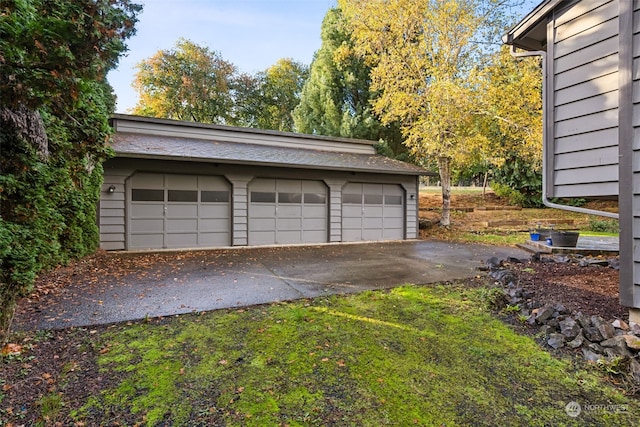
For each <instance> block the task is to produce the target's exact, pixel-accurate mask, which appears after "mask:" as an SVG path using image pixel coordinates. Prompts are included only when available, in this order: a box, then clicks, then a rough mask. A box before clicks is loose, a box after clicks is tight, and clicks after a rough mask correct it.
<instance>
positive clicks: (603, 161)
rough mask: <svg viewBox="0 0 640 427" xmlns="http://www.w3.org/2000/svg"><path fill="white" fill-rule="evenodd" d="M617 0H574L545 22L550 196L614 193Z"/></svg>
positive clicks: (616, 140)
mask: <svg viewBox="0 0 640 427" xmlns="http://www.w3.org/2000/svg"><path fill="white" fill-rule="evenodd" d="M617 18H618V0H611V1H608V2H580V3H577V4H575V5H573V6H571V7H569V8H567V9H565V10H561V11H558V12H556V13H555V15H554V19H553V20H552V22H551V23H550V24H549V26H548V28H547V31H548V40H549V44H548V54H549V59H550V62H551V64H552V68H551V69H552V75H551V76H550V78H549V79H548V81H547V84H548V93H550V94H552V97H550V99H549V102H550V103H551V105H550V107H551V108H548V110H547V111H548V114H550V115H551V117H549V120H548V123H549V126H551V127H552V128H550V129H547V132H549V134H550V135H552V138H550V141H552V144H551V148H552V150H551V151H550V153H549V154H550V158H549V161H550V165H552V167H551V168H549V171H548V173H549V174H551V175H550V176H548V178H549V182H552V183H553V184H554V185H553V186H550V188H549V191H550V193H551V194H548V196H550V197H583V196H612V195H617V194H618V151H617V145H618V132H617V127H618V67H619V65H618V62H619V59H618V46H619V37H618V19H617Z"/></svg>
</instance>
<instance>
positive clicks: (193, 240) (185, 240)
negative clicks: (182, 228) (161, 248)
mask: <svg viewBox="0 0 640 427" xmlns="http://www.w3.org/2000/svg"><path fill="white" fill-rule="evenodd" d="M166 242H167V244H166V246H167V248H195V247H197V246H198V233H176V234H173V233H170V234H167V239H166Z"/></svg>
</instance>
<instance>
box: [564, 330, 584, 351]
mask: <svg viewBox="0 0 640 427" xmlns="http://www.w3.org/2000/svg"><path fill="white" fill-rule="evenodd" d="M583 344H584V335H582V331H580V332H579V333H578V335H577V336H576V337H575V338H574V339H572V340H571V341H569V342H568V343H567V347H570V348H580V347H582V345H583Z"/></svg>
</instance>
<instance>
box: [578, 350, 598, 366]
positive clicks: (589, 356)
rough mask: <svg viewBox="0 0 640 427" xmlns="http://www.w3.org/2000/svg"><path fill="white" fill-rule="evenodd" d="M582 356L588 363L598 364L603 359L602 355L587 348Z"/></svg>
mask: <svg viewBox="0 0 640 427" xmlns="http://www.w3.org/2000/svg"><path fill="white" fill-rule="evenodd" d="M582 355H583V356H584V358H585V359H586V360H587V361H589V362H593V363H596V362H597V361H598V360H600V359H601V358H602V356H601V355H599V354H597V353H594V352H593V351H591V350H587V349H586V348H583V349H582Z"/></svg>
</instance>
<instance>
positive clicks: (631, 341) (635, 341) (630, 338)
mask: <svg viewBox="0 0 640 427" xmlns="http://www.w3.org/2000/svg"><path fill="white" fill-rule="evenodd" d="M622 337H623V338H624V340H625V342H626V343H627V347H629V348H630V349H632V350H640V338H638V337H636V336H635V335H622Z"/></svg>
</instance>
